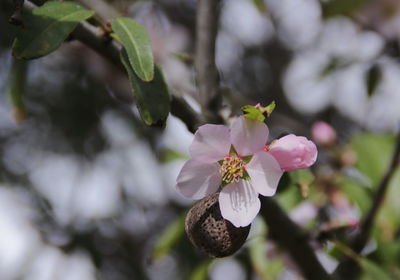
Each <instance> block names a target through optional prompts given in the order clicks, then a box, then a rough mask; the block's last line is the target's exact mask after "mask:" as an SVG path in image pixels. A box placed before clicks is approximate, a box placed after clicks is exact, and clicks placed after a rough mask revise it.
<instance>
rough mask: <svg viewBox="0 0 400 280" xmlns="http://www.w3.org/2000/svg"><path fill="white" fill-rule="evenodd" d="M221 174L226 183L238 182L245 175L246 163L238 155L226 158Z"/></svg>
mask: <svg viewBox="0 0 400 280" xmlns="http://www.w3.org/2000/svg"><path fill="white" fill-rule="evenodd" d="M219 173H220V174H221V175H222V181H224V182H225V183H228V184H230V183H233V182H238V181H239V179H241V178H242V177H243V175H244V162H243V160H242V159H241V158H239V157H238V156H237V155H230V156H226V157H224V161H223V162H222V165H221V168H220V170H219Z"/></svg>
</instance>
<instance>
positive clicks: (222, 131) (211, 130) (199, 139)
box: [189, 124, 231, 163]
mask: <svg viewBox="0 0 400 280" xmlns="http://www.w3.org/2000/svg"><path fill="white" fill-rule="evenodd" d="M230 147H231V143H230V138H229V128H228V127H226V126H224V125H215V124H205V125H202V126H200V127H199V129H197V131H196V133H195V134H194V139H193V143H192V144H191V145H190V148H189V153H190V156H191V157H192V158H195V159H196V160H198V161H202V162H208V163H211V162H217V161H218V160H220V159H222V158H223V157H224V156H225V155H227V154H229V149H230Z"/></svg>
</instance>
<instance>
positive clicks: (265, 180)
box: [246, 152, 283, 196]
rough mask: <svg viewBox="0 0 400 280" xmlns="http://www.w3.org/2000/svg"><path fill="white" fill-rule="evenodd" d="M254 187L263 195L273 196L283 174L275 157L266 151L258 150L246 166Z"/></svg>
mask: <svg viewBox="0 0 400 280" xmlns="http://www.w3.org/2000/svg"><path fill="white" fill-rule="evenodd" d="M246 171H247V173H249V175H250V181H251V184H252V185H253V187H254V189H255V190H256V191H257V192H258V193H260V194H262V195H264V196H273V195H274V194H275V192H276V188H277V187H278V183H279V180H280V178H281V176H282V174H283V171H282V169H281V168H280V166H279V163H278V162H277V161H276V159H275V158H274V157H273V156H272V155H271V154H269V153H267V152H258V153H257V154H255V155H254V156H253V158H252V159H251V161H250V162H249V164H248V165H247V167H246Z"/></svg>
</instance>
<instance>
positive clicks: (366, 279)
mask: <svg viewBox="0 0 400 280" xmlns="http://www.w3.org/2000/svg"><path fill="white" fill-rule="evenodd" d="M358 263H359V264H360V266H361V268H362V269H363V271H364V275H363V277H362V278H361V279H363V280H376V279H379V280H393V278H392V277H391V276H390V275H388V274H387V273H386V271H385V270H383V269H382V268H381V267H379V266H378V265H377V264H375V263H374V262H372V261H370V260H368V259H366V258H359V259H358Z"/></svg>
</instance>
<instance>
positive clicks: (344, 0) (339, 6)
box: [321, 0, 371, 17]
mask: <svg viewBox="0 0 400 280" xmlns="http://www.w3.org/2000/svg"><path fill="white" fill-rule="evenodd" d="M370 1H371V0H351V1H348V0H328V1H321V4H322V10H323V14H324V16H325V17H333V16H338V15H347V16H351V15H352V14H353V13H355V12H357V11H359V10H360V9H361V8H362V7H364V6H365V5H366V4H367V3H368V2H370Z"/></svg>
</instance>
